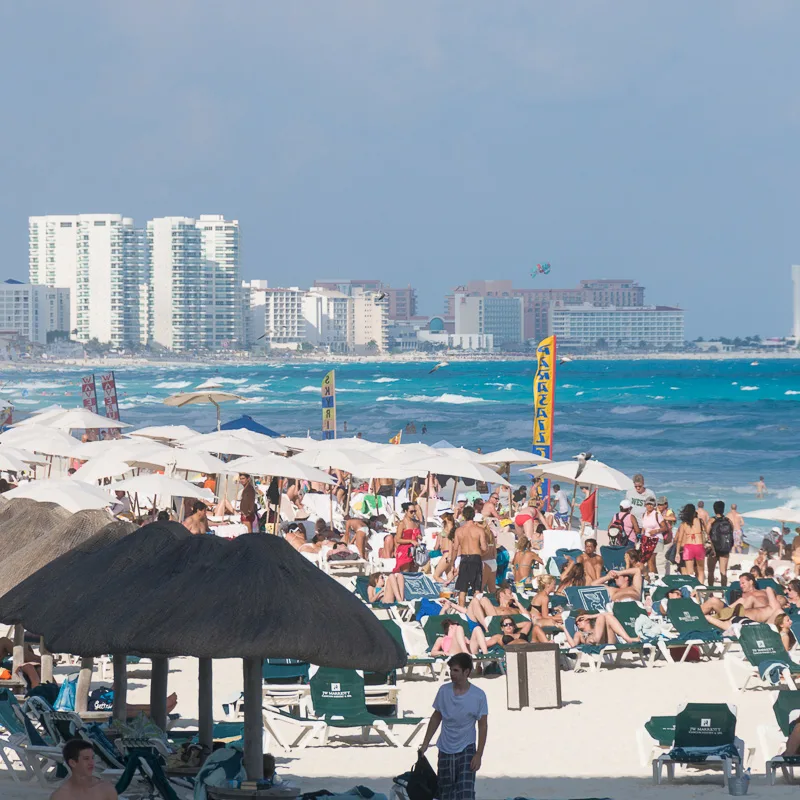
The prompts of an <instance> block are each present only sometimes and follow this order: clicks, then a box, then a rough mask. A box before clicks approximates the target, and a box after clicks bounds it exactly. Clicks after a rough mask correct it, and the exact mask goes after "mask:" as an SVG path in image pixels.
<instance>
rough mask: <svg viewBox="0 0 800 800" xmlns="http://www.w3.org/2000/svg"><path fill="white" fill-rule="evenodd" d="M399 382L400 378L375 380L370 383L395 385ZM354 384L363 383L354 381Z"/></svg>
mask: <svg viewBox="0 0 800 800" xmlns="http://www.w3.org/2000/svg"><path fill="white" fill-rule="evenodd" d="M399 380H400V378H375V380H374V381H372V382H373V383H395V382H396V381H399ZM356 382H357V383H363V381H356Z"/></svg>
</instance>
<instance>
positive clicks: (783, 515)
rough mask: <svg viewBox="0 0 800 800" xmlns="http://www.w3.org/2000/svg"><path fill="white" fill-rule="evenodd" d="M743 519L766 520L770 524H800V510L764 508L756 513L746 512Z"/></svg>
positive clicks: (786, 507) (784, 507) (781, 507)
mask: <svg viewBox="0 0 800 800" xmlns="http://www.w3.org/2000/svg"><path fill="white" fill-rule="evenodd" d="M742 516H743V517H750V518H752V519H765V520H768V521H770V522H792V523H795V524H800V509H797V508H789V507H788V506H777V507H776V508H762V509H758V510H756V511H744V512H743V513H742Z"/></svg>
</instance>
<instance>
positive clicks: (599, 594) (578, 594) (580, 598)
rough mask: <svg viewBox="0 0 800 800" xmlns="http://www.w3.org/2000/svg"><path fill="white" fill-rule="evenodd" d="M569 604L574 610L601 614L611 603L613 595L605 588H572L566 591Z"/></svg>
mask: <svg viewBox="0 0 800 800" xmlns="http://www.w3.org/2000/svg"><path fill="white" fill-rule="evenodd" d="M564 594H565V595H566V598H567V602H568V603H569V604H570V606H571V607H572V608H582V609H583V610H584V611H589V612H592V613H595V614H599V613H600V612H601V611H605V610H606V609H607V607H608V604H609V603H610V602H611V595H609V593H608V589H606V587H605V586H570V587H569V588H568V589H565V590H564Z"/></svg>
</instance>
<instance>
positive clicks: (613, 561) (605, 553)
mask: <svg viewBox="0 0 800 800" xmlns="http://www.w3.org/2000/svg"><path fill="white" fill-rule="evenodd" d="M628 550H633V544H632V543H628V544H620V545H615V544H604V545H601V547H600V557H601V558H602V559H603V573H606V572H611V570H612V569H615V570H623V569H625V568H626V564H625V553H627V552H628Z"/></svg>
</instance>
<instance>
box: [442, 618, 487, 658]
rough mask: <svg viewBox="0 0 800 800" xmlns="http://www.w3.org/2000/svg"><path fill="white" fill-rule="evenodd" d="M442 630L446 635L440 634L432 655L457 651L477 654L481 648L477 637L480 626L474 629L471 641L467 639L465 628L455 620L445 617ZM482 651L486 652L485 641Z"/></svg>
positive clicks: (449, 653)
mask: <svg viewBox="0 0 800 800" xmlns="http://www.w3.org/2000/svg"><path fill="white" fill-rule="evenodd" d="M442 630H443V631H444V636H440V637H439V638H438V639H437V640H436V641H435V642H434V645H433V647H432V648H431V655H432V656H439V655H445V656H454V655H455V654H456V653H472V654H475V653H477V652H478V651H479V650H480V649H481V648H480V644H479V641H478V638H477V634H478V631H480V628H475V630H473V631H472V634H471V636H470V639H469V641H467V637H466V634H465V633H464V629H463V628H462V627H461V625H459V623H458V622H456V621H455V620H452V619H443V620H442ZM482 652H484V653H485V652H486V646H485V642H484V647H483V650H482Z"/></svg>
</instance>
